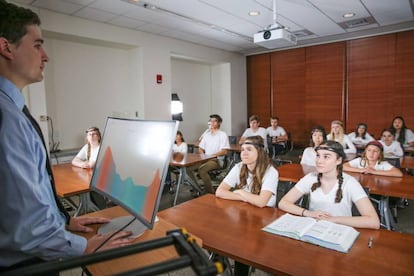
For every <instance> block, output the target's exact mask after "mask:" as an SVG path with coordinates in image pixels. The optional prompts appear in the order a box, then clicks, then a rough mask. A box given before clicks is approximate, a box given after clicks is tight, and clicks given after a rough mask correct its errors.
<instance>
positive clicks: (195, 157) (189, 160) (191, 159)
mask: <svg viewBox="0 0 414 276" xmlns="http://www.w3.org/2000/svg"><path fill="white" fill-rule="evenodd" d="M215 158H216V157H214V156H209V155H205V154H198V153H186V154H185V155H184V157H183V159H182V160H179V161H178V160H174V159H173V158H172V157H171V161H170V166H172V167H177V168H179V169H180V174H179V175H178V180H177V190H176V191H175V198H174V203H173V206H175V205H176V203H177V198H178V193H179V190H180V185H181V184H183V183H184V180H185V179H186V178H187V167H190V166H193V165H196V164H199V163H204V162H206V161H208V160H211V159H215ZM188 181H189V182H190V183H191V186H193V188H195V189H197V190H198V191H199V192H200V193H202V190H201V189H200V187H199V186H198V185H197V183H193V181H192V179H188Z"/></svg>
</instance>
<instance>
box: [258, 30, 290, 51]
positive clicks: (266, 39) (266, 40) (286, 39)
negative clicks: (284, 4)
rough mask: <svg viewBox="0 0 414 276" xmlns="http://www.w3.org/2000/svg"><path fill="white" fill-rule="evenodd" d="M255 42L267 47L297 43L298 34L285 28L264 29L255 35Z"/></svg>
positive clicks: (280, 46)
mask: <svg viewBox="0 0 414 276" xmlns="http://www.w3.org/2000/svg"><path fill="white" fill-rule="evenodd" d="M253 41H254V43H255V44H257V45H259V46H262V47H265V48H267V49H276V48H282V47H288V46H293V45H296V41H297V39H296V36H295V35H294V34H292V33H290V32H288V31H287V30H285V29H283V28H278V29H271V30H263V31H260V32H258V33H255V34H254V36H253Z"/></svg>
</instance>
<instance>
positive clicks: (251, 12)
mask: <svg viewBox="0 0 414 276" xmlns="http://www.w3.org/2000/svg"><path fill="white" fill-rule="evenodd" d="M249 15H250V16H258V15H260V12H259V11H250V12H249Z"/></svg>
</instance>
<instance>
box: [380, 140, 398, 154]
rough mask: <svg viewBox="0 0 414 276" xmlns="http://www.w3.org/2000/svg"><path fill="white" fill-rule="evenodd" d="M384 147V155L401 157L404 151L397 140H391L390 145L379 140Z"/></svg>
mask: <svg viewBox="0 0 414 276" xmlns="http://www.w3.org/2000/svg"><path fill="white" fill-rule="evenodd" d="M379 142H380V143H381V144H382V146H383V147H384V156H385V157H388V158H389V157H391V158H392V157H403V156H404V151H403V149H402V148H401V144H400V143H399V142H397V141H392V143H391V145H389V146H387V145H386V144H385V143H384V142H383V141H381V140H380V141H379Z"/></svg>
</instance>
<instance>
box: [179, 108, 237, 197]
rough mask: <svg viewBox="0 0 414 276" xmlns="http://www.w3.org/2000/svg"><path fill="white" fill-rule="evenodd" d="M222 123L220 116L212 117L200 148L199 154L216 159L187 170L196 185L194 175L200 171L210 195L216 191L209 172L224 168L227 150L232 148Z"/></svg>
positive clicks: (206, 190) (213, 115)
mask: <svg viewBox="0 0 414 276" xmlns="http://www.w3.org/2000/svg"><path fill="white" fill-rule="evenodd" d="M222 121H223V119H222V118H221V116H220V115H218V114H212V115H210V131H208V132H206V133H205V134H204V136H203V138H202V139H201V141H200V144H199V146H198V153H200V154H206V155H210V156H211V155H213V156H215V157H216V158H215V159H212V160H209V161H207V162H205V163H202V164H200V165H194V166H191V167H188V168H187V173H188V176H190V177H191V179H192V180H193V182H194V184H196V185H197V183H198V182H197V178H196V177H195V175H194V173H195V172H196V171H198V173H199V175H200V177H201V180H202V181H203V183H204V189H205V192H207V193H210V194H214V192H215V191H214V189H213V184H212V183H211V178H210V175H209V174H208V172H209V171H211V170H215V169H220V168H222V167H223V165H224V158H225V156H226V154H227V149H229V148H230V144H229V137H228V135H227V134H226V133H225V132H224V131H222V130H220V126H221V123H222Z"/></svg>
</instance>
